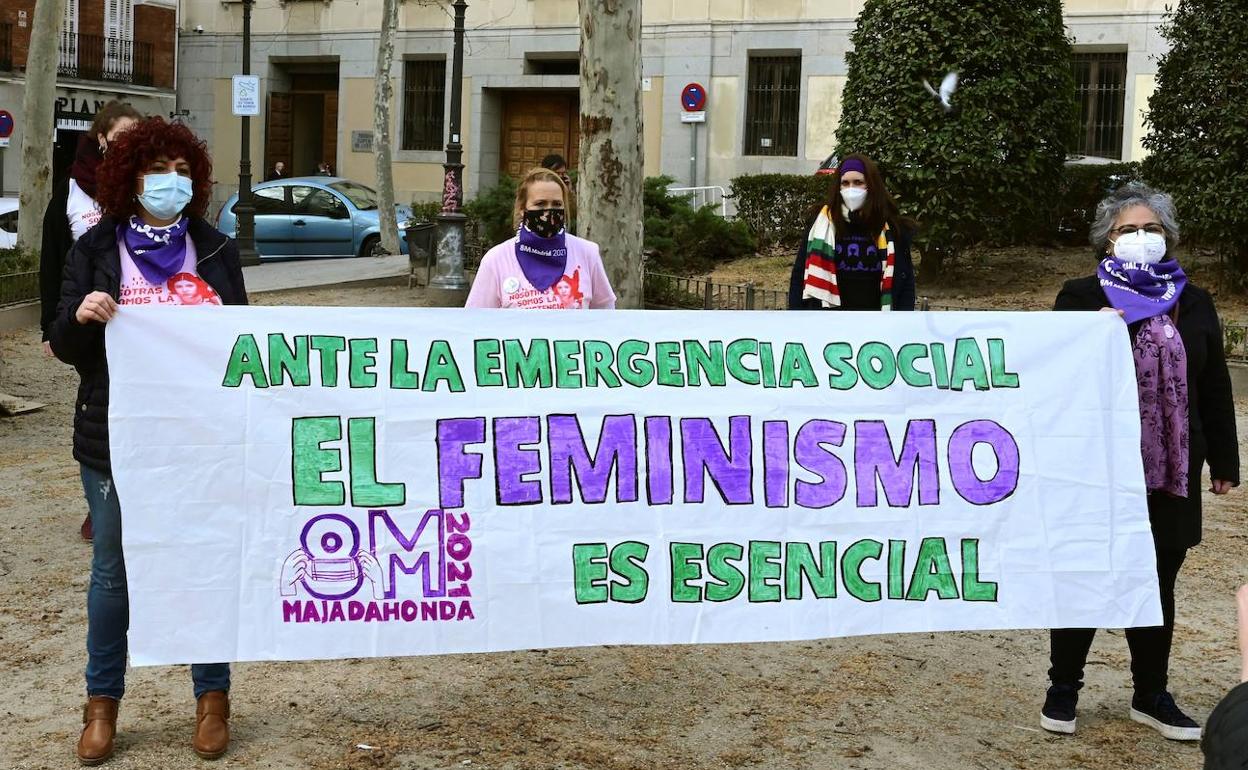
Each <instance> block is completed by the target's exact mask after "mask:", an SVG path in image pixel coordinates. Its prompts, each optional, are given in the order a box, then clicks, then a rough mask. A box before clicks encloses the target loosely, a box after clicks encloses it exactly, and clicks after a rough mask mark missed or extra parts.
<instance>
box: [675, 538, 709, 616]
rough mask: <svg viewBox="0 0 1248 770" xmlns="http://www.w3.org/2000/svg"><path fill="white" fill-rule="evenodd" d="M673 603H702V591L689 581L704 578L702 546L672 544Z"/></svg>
mask: <svg viewBox="0 0 1248 770" xmlns="http://www.w3.org/2000/svg"><path fill="white" fill-rule="evenodd" d="M670 548H671V555H672V601H674V602H700V601H702V589H701V588H699V587H698V586H691V585H689V581H691V580H698V579H699V578H701V577H702V565H701V561H702V544H701V543H672V544H671V546H670Z"/></svg>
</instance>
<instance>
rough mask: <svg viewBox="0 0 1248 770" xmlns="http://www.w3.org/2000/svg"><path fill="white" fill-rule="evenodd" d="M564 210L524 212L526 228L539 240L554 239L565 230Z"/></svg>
mask: <svg viewBox="0 0 1248 770" xmlns="http://www.w3.org/2000/svg"><path fill="white" fill-rule="evenodd" d="M565 216H566V214H565V212H564V210H563V209H529V210H527V211H525V212H524V226H525V227H527V228H529V232H531V233H533V234H534V235H536V236H537V237H538V238H553V237H555V236H556V235H558V234H559V231H560V230H562V229H563V224H564V221H565Z"/></svg>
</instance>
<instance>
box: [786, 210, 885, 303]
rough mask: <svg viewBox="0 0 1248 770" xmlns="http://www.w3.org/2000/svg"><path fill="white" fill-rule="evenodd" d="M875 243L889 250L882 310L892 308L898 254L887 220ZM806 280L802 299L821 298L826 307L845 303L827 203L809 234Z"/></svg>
mask: <svg viewBox="0 0 1248 770" xmlns="http://www.w3.org/2000/svg"><path fill="white" fill-rule="evenodd" d="M875 246H876V248H877V249H881V250H885V249H886V250H887V253H888V258H887V259H886V260H885V262H884V272H883V274H882V275H881V277H880V310H892V309H893V267H894V263H895V261H896V258H897V255H896V249H895V248H894V246H893V233H892V230H891V229H890V228H889V226H888V223H887V222H885V223H884V229H883V230H881V231H880V237H879V239H878V240H877V241H876V244H875ZM802 284H803V286H802V299H817V300H819V302H820V303H821V304H822V305H823V306H824V307H825V308H830V307H840V306H841V290H840V287H838V286H837V285H836V224H835V223H834V222H833V221H832V216H831V215H830V214H829V213H828V207H827V206H824V207H823V209H822V210H821V211H820V212H819V217H818V218H817V219H816V220H815V224H814V225H812V226H811V228H810V235H808V236H807V238H806V272H805V274H804V276H803V278H802Z"/></svg>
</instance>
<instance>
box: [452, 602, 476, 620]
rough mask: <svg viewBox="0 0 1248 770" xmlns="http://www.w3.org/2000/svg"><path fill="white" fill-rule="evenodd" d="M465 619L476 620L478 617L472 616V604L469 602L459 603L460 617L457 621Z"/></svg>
mask: <svg viewBox="0 0 1248 770" xmlns="http://www.w3.org/2000/svg"><path fill="white" fill-rule="evenodd" d="M464 618H467V619H468V620H475V619H476V616H475V615H473V614H472V604H471V603H469V602H460V603H459V615H457V616H456V618H455V619H456V620H463V619H464Z"/></svg>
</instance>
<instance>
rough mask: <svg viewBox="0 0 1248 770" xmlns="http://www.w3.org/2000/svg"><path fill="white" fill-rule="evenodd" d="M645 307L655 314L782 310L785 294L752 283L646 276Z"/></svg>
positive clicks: (673, 276)
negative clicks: (697, 311)
mask: <svg viewBox="0 0 1248 770" xmlns="http://www.w3.org/2000/svg"><path fill="white" fill-rule="evenodd" d="M644 293H645V298H646V307H648V308H652V309H655V310H699V309H700V310H783V309H784V308H785V306H786V305H787V304H788V299H787V296H788V292H786V291H781V290H779V289H764V288H760V287H758V286H755V285H754V284H752V283H739V284H736V283H716V282H714V281H709V280H707V279H705V278H689V277H686V276H681V275H667V274H665V273H650V272H647V273H646V275H645V284H644Z"/></svg>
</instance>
